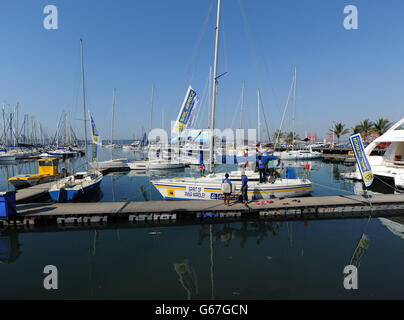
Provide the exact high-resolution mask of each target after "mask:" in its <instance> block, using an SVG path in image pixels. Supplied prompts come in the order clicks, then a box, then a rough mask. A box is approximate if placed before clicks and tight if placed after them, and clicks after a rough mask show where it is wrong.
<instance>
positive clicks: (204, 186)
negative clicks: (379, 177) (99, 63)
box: [151, 0, 313, 200]
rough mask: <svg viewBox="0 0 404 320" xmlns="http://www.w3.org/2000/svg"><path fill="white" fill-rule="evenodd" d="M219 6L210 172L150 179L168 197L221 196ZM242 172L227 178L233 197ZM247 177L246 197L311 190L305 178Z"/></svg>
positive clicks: (215, 198) (216, 198)
mask: <svg viewBox="0 0 404 320" xmlns="http://www.w3.org/2000/svg"><path fill="white" fill-rule="evenodd" d="M220 9H221V0H218V5H217V23H216V41H215V55H214V64H213V66H214V70H213V88H212V89H213V90H212V111H211V123H210V130H211V134H210V145H209V160H210V165H209V171H210V174H209V175H207V176H205V177H198V178H193V177H184V178H174V179H161V180H152V181H151V182H152V183H153V185H154V187H155V188H156V189H157V190H158V191H159V192H160V194H161V195H162V196H163V197H164V198H165V199H167V200H219V199H223V193H222V191H221V184H222V179H223V178H224V173H214V135H213V130H214V128H215V108H216V93H217V66H218V47H219V31H220ZM241 174H242V172H241V171H231V172H229V176H230V179H231V181H232V183H233V186H234V187H235V190H234V191H235V192H234V193H233V198H238V195H241V193H238V194H237V192H239V191H240V187H241ZM245 174H246V175H247V177H248V179H249V188H248V198H249V200H255V199H268V198H273V197H292V196H294V197H296V196H304V195H309V194H310V193H311V192H313V185H312V183H311V181H310V180H308V179H297V178H291V177H289V178H287V179H283V178H282V179H281V178H279V179H276V180H275V182H274V183H259V179H258V174H257V173H256V172H254V171H252V170H248V171H245Z"/></svg>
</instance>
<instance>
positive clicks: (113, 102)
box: [111, 88, 115, 160]
mask: <svg viewBox="0 0 404 320" xmlns="http://www.w3.org/2000/svg"><path fill="white" fill-rule="evenodd" d="M114 109H115V88H114V91H113V94H112V124H111V160H112V149H113V148H112V145H113V141H114V113H115V112H114V111H115V110H114Z"/></svg>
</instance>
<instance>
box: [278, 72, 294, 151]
mask: <svg viewBox="0 0 404 320" xmlns="http://www.w3.org/2000/svg"><path fill="white" fill-rule="evenodd" d="M294 81H295V79H294V78H293V81H292V84H291V86H290V89H289V95H288V99H287V101H286V105H285V109H284V111H283V115H282V120H281V124H280V126H279V130H278V135H277V137H276V141H275V144H277V143H279V135H280V133H281V130H282V124H283V120H284V119H285V114H286V110H287V108H288V104H289V100H290V95H291V93H292V89H293V83H294Z"/></svg>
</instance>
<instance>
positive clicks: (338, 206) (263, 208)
mask: <svg viewBox="0 0 404 320" xmlns="http://www.w3.org/2000/svg"><path fill="white" fill-rule="evenodd" d="M370 200H371V202H372V206H370V204H369V200H368V199H366V198H364V197H362V196H354V195H353V196H327V197H304V198H285V199H273V202H272V203H269V204H264V205H260V206H258V205H257V202H251V203H250V204H249V207H250V209H247V208H245V207H244V206H243V205H242V204H241V203H238V202H233V203H232V205H231V206H230V207H227V206H225V205H224V204H223V201H145V202H86V203H79V202H77V203H43V204H39V203H38V204H24V205H18V206H17V212H18V217H20V218H24V219H26V218H29V219H34V220H37V219H47V220H49V219H51V220H56V219H58V218H69V217H70V218H74V217H76V218H83V217H95V216H99V217H101V216H102V217H103V219H107V218H108V219H111V220H115V219H119V218H126V219H128V217H129V220H131V219H132V220H133V219H134V220H136V219H137V217H140V216H141V217H142V219H143V218H144V217H146V218H145V219H148V218H149V219H156V217H159V216H161V217H162V216H163V215H164V216H165V217H173V218H174V219H177V217H195V216H196V217H198V216H200V215H201V214H202V215H205V216H206V215H209V214H215V215H218V216H220V217H226V216H228V217H241V216H243V215H259V216H262V217H285V216H289V217H292V216H294V217H307V218H327V217H330V218H331V217H334V218H335V217H360V216H365V215H369V214H368V213H367V212H370V211H372V216H374V217H376V216H387V215H391V213H394V214H398V213H400V214H401V213H402V212H404V194H400V195H375V196H373V197H372V198H371V199H370ZM153 216H154V218H153ZM139 219H140V218H139Z"/></svg>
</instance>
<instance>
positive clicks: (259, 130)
mask: <svg viewBox="0 0 404 320" xmlns="http://www.w3.org/2000/svg"><path fill="white" fill-rule="evenodd" d="M257 95H258V97H257V98H258V109H257V111H258V119H257V120H258V123H257V125H258V133H257V139H258V142H260V141H261V115H260V105H261V97H260V89H258V90H257Z"/></svg>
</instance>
